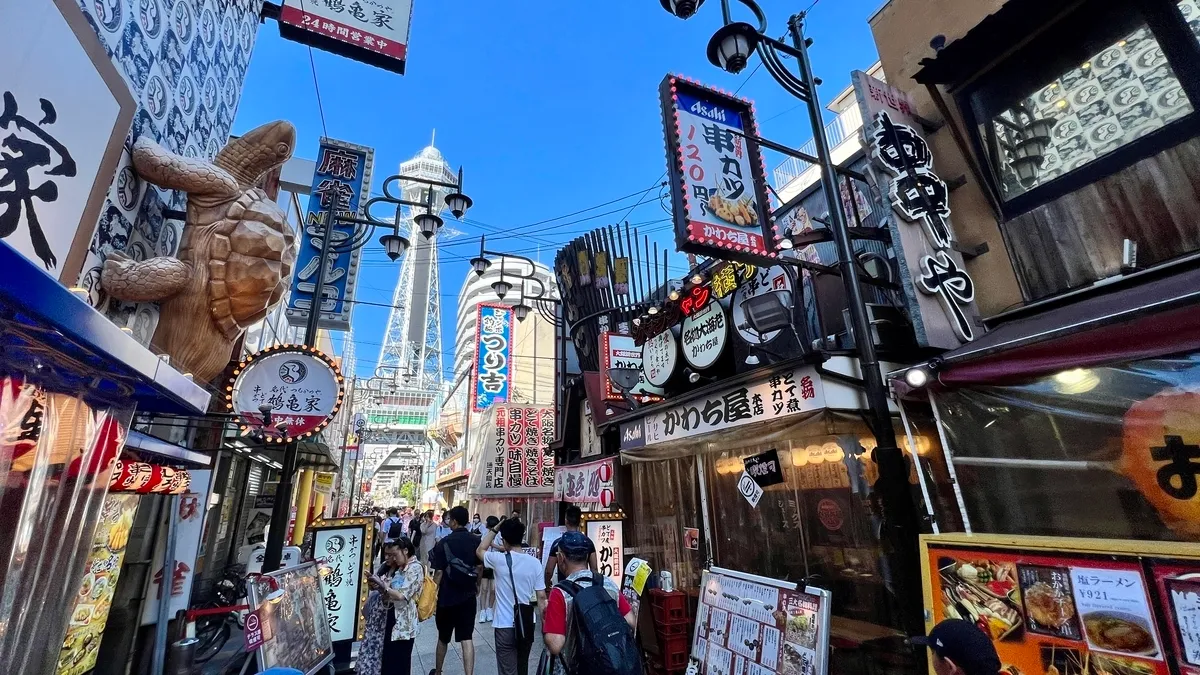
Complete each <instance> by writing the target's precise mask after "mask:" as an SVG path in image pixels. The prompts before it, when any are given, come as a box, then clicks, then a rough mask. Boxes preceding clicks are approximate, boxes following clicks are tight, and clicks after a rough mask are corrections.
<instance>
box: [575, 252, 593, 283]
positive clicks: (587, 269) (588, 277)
mask: <svg viewBox="0 0 1200 675" xmlns="http://www.w3.org/2000/svg"><path fill="white" fill-rule="evenodd" d="M575 257H576V258H577V259H578V262H579V285H580V286H587V285H588V284H590V283H592V262H591V259H590V258H589V257H588V252H587V251H579V253H577V254H576V256H575Z"/></svg>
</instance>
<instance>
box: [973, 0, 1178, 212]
mask: <svg viewBox="0 0 1200 675" xmlns="http://www.w3.org/2000/svg"><path fill="white" fill-rule="evenodd" d="M1116 4H1117V3H1104V2H1084V3H1082V4H1080V5H1079V6H1078V7H1077V8H1076V9H1074V10H1073V11H1071V12H1070V13H1068V14H1066V15H1064V16H1062V17H1061V18H1059V19H1058V20H1057V21H1055V22H1054V23H1052V24H1050V25H1048V26H1046V27H1044V28H1043V29H1042V30H1041V32H1039V33H1037V34H1036V35H1035V36H1034V37H1032V38H1031V39H1029V40H1028V42H1026V43H1025V44H1024V45H1022V46H1021V47H1019V48H1018V49H1016V50H1015V51H1014V52H1012V53H1011V54H1010V55H1008V56H1007V57H1005V58H1004V59H1003V60H1002V61H1001V62H1000V63H998V64H997V65H996V66H995V67H994V68H992V69H990V70H987V71H985V72H984V73H981V74H980V75H979V76H978V77H977V80H976V82H975V83H973V84H971V85H968V87H966V88H964V89H963V90H962V94H961V98H960V103H961V104H963V105H962V109H963V111H964V113H965V115H966V116H967V117H968V126H969V127H970V128H971V129H972V131H973V132H974V135H975V139H974V140H975V143H976V147H977V150H979V151H980V154H981V155H982V156H983V157H984V158H985V159H986V160H987V164H988V165H989V166H988V168H989V169H990V172H991V174H992V175H991V177H992V179H993V181H994V185H995V187H996V189H997V192H998V195H999V197H1000V199H1001V201H1002V202H1003V203H1004V206H1005V211H1006V212H1008V215H1010V216H1012V215H1016V214H1019V213H1022V212H1024V211H1027V210H1029V209H1031V208H1034V207H1035V206H1037V205H1039V204H1042V203H1045V202H1046V201H1049V200H1051V199H1054V198H1056V197H1058V196H1060V195H1062V194H1065V193H1066V192H1069V191H1072V190H1075V189H1078V188H1079V187H1081V186H1082V185H1083V184H1086V183H1090V182H1093V181H1095V180H1098V179H1099V178H1102V177H1103V176H1105V175H1108V174H1111V173H1114V172H1116V171H1118V170H1120V169H1122V168H1124V167H1125V166H1128V165H1130V164H1132V163H1134V162H1136V161H1138V160H1140V159H1142V158H1144V157H1147V156H1150V155H1153V154H1156V153H1158V152H1160V151H1161V150H1163V149H1165V148H1166V147H1169V146H1171V145H1176V144H1178V143H1179V142H1181V141H1182V140H1183V139H1184V138H1186V137H1190V136H1191V135H1194V134H1195V130H1194V129H1193V127H1194V126H1195V121H1196V117H1197V116H1196V115H1194V114H1193V113H1194V112H1195V110H1196V108H1195V103H1194V102H1193V100H1192V99H1191V98H1189V95H1188V90H1189V89H1191V90H1192V91H1195V87H1196V86H1197V84H1200V83H1197V82H1190V83H1189V82H1187V81H1185V80H1188V79H1196V76H1195V74H1194V67H1189V65H1188V64H1186V63H1183V64H1181V61H1183V60H1185V59H1186V57H1187V56H1188V55H1191V54H1195V53H1196V48H1197V43H1196V33H1195V31H1196V30H1200V10H1198V8H1197V5H1196V0H1184V1H1183V2H1180V3H1178V4H1176V3H1174V2H1170V3H1168V2H1163V1H1162V0H1145V1H1144V2H1131V3H1120V6H1110V5H1116ZM1185 17H1186V18H1185ZM1188 20H1191V25H1188V24H1187V23H1186V22H1187V21H1188ZM1064 178H1066V180H1060V179H1064Z"/></svg>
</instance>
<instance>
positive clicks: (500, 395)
mask: <svg viewBox="0 0 1200 675" xmlns="http://www.w3.org/2000/svg"><path fill="white" fill-rule="evenodd" d="M475 319H476V321H475V389H474V390H473V392H472V399H473V401H472V406H473V409H474V410H475V412H482V411H484V410H486V409H487V408H488V406H490V405H492V404H494V403H507V402H508V390H509V388H510V387H511V386H512V364H511V361H512V334H513V311H512V308H511V307H508V306H507V305H490V304H480V305H479V307H478V308H477V309H476V315H475Z"/></svg>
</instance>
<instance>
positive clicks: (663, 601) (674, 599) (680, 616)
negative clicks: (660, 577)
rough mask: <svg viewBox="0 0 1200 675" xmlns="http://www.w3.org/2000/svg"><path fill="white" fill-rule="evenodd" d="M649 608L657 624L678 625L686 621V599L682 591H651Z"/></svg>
mask: <svg viewBox="0 0 1200 675" xmlns="http://www.w3.org/2000/svg"><path fill="white" fill-rule="evenodd" d="M650 606H651V607H652V608H653V610H654V620H655V621H657V622H658V623H662V624H666V623H679V622H680V621H687V619H688V599H687V594H686V593H684V592H683V591H671V592H670V593H667V592H665V591H660V590H658V589H657V588H654V589H651V590H650Z"/></svg>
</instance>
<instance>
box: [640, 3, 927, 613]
mask: <svg viewBox="0 0 1200 675" xmlns="http://www.w3.org/2000/svg"><path fill="white" fill-rule="evenodd" d="M662 1H663V6H664V8H666V9H667V10H668V11H670V12H671V13H672V14H674V15H676V16H678V17H680V18H683V19H686V18H688V17H689V16H691V15H692V13H694V12H695V10H696V9H698V8H699V5H700V4H701V3H702V2H703V0H700V2H694V3H690V2H680V1H679V0H674V1H672V0H662ZM738 2H740V3H741V4H742V5H744V6H746V7H747V8H748V9H749V10H750V11H751V12H752V13H753V14H754V16H755V19H756V20H757V22H758V26H757V27H755V26H753V25H751V24H749V23H745V22H735V21H733V20H732V14H731V11H730V0H721V13H722V18H723V23H724V25H723V26H722V27H721V28H720V29H719V30H718V31H717V32H716V33H715V34H714V35H713V37H712V39H711V40H710V41H709V43H708V59H709V61H710V62H712V64H713V65H715V66H717V67H719V68H721V69H722V70H725V71H726V72H730V73H737V72H740V71H741V70H742V69H744V68H745V67H746V65H747V63H748V62H749V59H750V57H751V56H752V55H753V54H755V53H757V54H758V56H759V58H761V59H762V64H763V66H764V67H765V69H766V71H767V72H768V73H770V74H771V77H772V78H774V79H775V81H776V82H778V83H779V84H780V85H781V86H782V87H783V88H784V89H786V90H787V91H788V93H790V94H792V95H793V96H795V97H796V98H798V99H800V100H801V101H803V102H804V103H806V104H807V107H808V116H809V122H810V124H811V125H812V129H813V141H814V144H815V146H816V157H814V158H812V159H815V160H816V162H815V163H816V164H817V165H818V166H820V168H821V185H822V192H823V193H824V196H825V202H826V203H827V204H829V205H830V208H829V218H830V222H829V230H830V233H831V234H832V236H833V240H834V245H835V246H836V248H837V253H838V264H837V268H838V272H839V275H840V276H841V278H842V283H843V284H844V285H845V289H846V297H847V300H848V301H849V305H850V324H851V329H852V330H853V333H854V335H853V337H854V347H855V351H857V353H858V358H859V363H860V366H861V370H862V380H863V388H864V389H865V392H866V397H867V407H868V409H869V413H870V422H871V430H872V431H873V432H874V435H875V440H876V443H877V447H876V448H875V450H874V451H873V453H874V457H875V462H876V464H877V466H878V467H879V476H880V479H879V482H878V484H877V485H876V489H877V490H878V492H879V496H880V500H881V503H882V505H883V511H884V517H885V519H886V529H885V533H884V538H885V542H886V543H887V544H888V545H889V547H890V548H891V553H892V554H893V556H892V557H893V559H894V560H895V561H896V563H897V565H896V567H895V568H894V569H895V572H896V574H894V575H893V581H894V582H896V586H897V587H898V588H899V589H900V591H899V594H900V605H901V606H904V607H906V609H907V610H908V611H907V613H906V615H905V619H906V621H907V622H909V623H910V624H912V627H913V628H914V629H919V628H920V626H921V625H922V624H921V617H920V611H919V610H920V607H921V604H922V603H921V595H920V582H919V580H920V578H921V577H920V569H919V567H918V550H917V546H916V542H917V532H918V531H919V524H918V523H919V521H918V518H917V513H916V509H915V506H914V505H913V502H912V497H911V493H910V492H909V489H908V469H907V467H906V466H905V459H904V455H903V453H902V452H901V451H900V448H899V447H898V445H897V443H896V432H895V429H894V428H893V426H892V416H891V411H890V410H889V409H888V391H887V385H886V384H885V382H884V379H883V374H882V373H881V372H880V371H879V360H878V358H877V356H876V353H875V343H874V340H873V337H872V332H871V323H870V318H869V316H868V313H867V305H866V299H865V298H864V297H863V292H862V287H861V286H860V284H859V273H858V267H857V265H856V264H855V255H854V247H853V244H852V242H851V240H850V232H849V229H848V227H847V223H846V216H845V213H844V212H843V211H842V209H840V208H838V207H837V205H838V204H841V199H840V196H839V194H838V192H837V189H836V185H837V169H835V167H834V165H833V162H832V161H831V159H830V153H829V143H828V141H827V139H826V138H825V133H824V124H822V121H821V106H820V102H819V100H818V97H817V85H818V84H820V80H818V79H817V78H816V77H814V76H813V71H812V63H811V61H810V60H809V57H808V47H809V46H810V45H811V44H812V41H811V40H808V39H806V38H805V37H804V13H803V12H801V13H799V14H793V15H792V16H791V17H790V18H789V19H788V32H789V34H790V35H791V39H792V44H791V45H789V44H786V43H784V42H782V41H780V40H777V39H775V38H772V37H771V36H770V35H768V34H767V18H766V14H765V13H764V12H763V10H762V9H761V8H760V7H759V6H758V5H757V4H756V3H755V2H754V1H753V0H738ZM668 5H670V6H668ZM681 10H682V11H681ZM780 54H784V55H786V56H790V57H792V58H794V59H796V62H797V63H798V64H799V68H798V70H799V74H798V75H797V74H794V73H792V72H791V71H790V70H788V68H787V67H786V66H785V65H784V63H783V60H782V58H781V57H780ZM752 140H759V139H752ZM764 145H767V146H768V147H771V146H776V144H773V143H769V142H768V143H764ZM789 154H790V153H789ZM806 159H807V158H806ZM810 161H811V160H810ZM914 583H915V584H916V585H914Z"/></svg>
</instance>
